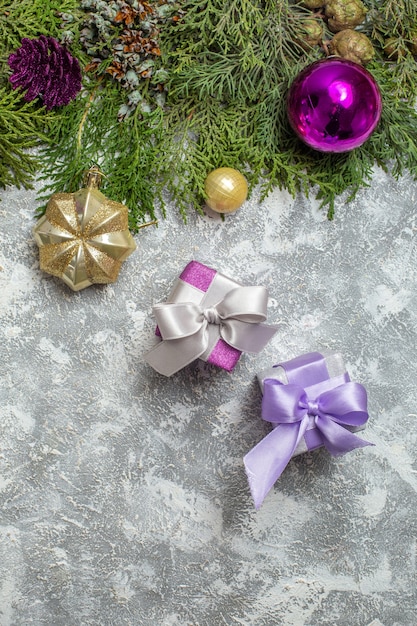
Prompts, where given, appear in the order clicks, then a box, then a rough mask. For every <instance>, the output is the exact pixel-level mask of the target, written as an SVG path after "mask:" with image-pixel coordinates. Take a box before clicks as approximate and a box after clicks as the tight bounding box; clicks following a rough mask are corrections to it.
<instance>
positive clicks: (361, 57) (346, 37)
mask: <svg viewBox="0 0 417 626" xmlns="http://www.w3.org/2000/svg"><path fill="white" fill-rule="evenodd" d="M329 48H330V52H331V54H336V55H337V56H339V57H342V58H343V59H348V60H349V61H354V62H355V63H361V64H362V65H365V64H366V63H369V61H370V60H371V59H372V58H373V56H374V55H375V50H374V47H373V45H372V43H371V40H370V39H368V37H367V36H366V35H364V34H363V33H359V32H358V31H357V30H350V29H349V28H347V29H345V30H341V31H340V32H339V33H337V34H336V35H335V36H334V37H333V39H332V40H331V42H330V44H329Z"/></svg>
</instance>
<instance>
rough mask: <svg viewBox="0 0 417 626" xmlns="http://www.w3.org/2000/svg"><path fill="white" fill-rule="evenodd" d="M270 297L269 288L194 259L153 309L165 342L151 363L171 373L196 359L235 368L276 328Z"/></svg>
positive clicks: (151, 354) (150, 357) (150, 358)
mask: <svg viewBox="0 0 417 626" xmlns="http://www.w3.org/2000/svg"><path fill="white" fill-rule="evenodd" d="M267 299H268V293H267V290H266V288H265V287H244V286H242V285H241V284H240V283H238V282H236V281H235V280H233V279H232V278H229V277H228V276H225V275H224V274H222V273H221V272H218V271H217V270H215V269H213V268H211V267H208V266H207V265H204V264H202V263H199V262H198V261H191V262H190V263H188V265H186V267H185V268H184V270H183V271H182V272H181V274H180V276H179V278H177V280H176V281H175V283H174V286H173V288H172V290H171V292H170V294H169V296H168V298H167V300H166V301H165V302H164V303H161V304H158V305H156V306H155V307H154V308H153V311H154V314H155V317H156V319H157V324H158V326H157V330H156V334H157V335H158V336H159V337H160V338H161V340H162V341H160V343H159V344H157V345H156V346H155V347H154V348H153V349H152V350H151V351H150V352H148V353H147V355H146V356H145V359H146V361H147V362H148V363H149V364H150V365H151V366H152V367H153V368H154V369H156V370H157V371H158V372H160V373H161V374H164V375H166V376H171V375H172V374H174V373H175V372H177V371H178V370H180V369H182V368H183V367H185V365H188V364H189V363H191V362H192V361H194V360H195V359H196V358H199V359H202V360H203V361H206V362H207V363H211V364H213V365H216V366H217V367H220V368H222V369H225V370H227V371H229V372H231V371H232V370H233V368H234V367H235V365H236V363H237V362H238V360H239V358H240V355H241V354H242V352H244V351H245V352H259V350H261V349H262V348H263V347H264V345H265V344H266V343H267V342H268V341H269V340H270V339H271V337H272V336H273V335H274V334H275V332H276V330H277V327H276V326H270V325H268V324H265V323H264V321H265V319H266V305H267Z"/></svg>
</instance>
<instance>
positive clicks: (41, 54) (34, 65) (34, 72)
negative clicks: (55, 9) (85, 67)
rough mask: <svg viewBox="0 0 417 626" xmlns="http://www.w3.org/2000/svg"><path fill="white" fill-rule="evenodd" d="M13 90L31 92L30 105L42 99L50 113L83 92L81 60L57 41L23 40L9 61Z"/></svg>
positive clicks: (42, 37) (42, 36)
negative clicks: (37, 99)
mask: <svg viewBox="0 0 417 626" xmlns="http://www.w3.org/2000/svg"><path fill="white" fill-rule="evenodd" d="M8 63H9V66H10V68H11V69H12V70H13V74H12V76H11V77H10V82H11V84H12V87H13V89H17V88H18V87H21V88H22V89H27V91H26V94H25V96H24V98H25V100H26V101H27V102H30V101H31V100H35V98H37V97H38V96H39V97H41V98H42V99H43V103H44V105H45V107H46V108H47V109H52V108H53V107H57V106H61V105H63V104H68V103H69V102H70V101H71V100H73V99H74V98H75V97H76V95H77V93H78V92H79V91H80V89H81V69H80V64H79V63H78V60H77V59H75V58H74V57H73V56H71V54H70V53H69V52H68V50H67V49H66V48H64V47H63V46H61V45H60V44H59V43H58V41H57V40H56V39H54V38H53V37H45V36H44V35H41V36H40V37H39V38H38V39H26V38H25V39H22V45H21V47H20V48H18V50H16V52H14V53H13V54H11V55H10V56H9V58H8Z"/></svg>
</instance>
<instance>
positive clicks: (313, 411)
mask: <svg viewBox="0 0 417 626" xmlns="http://www.w3.org/2000/svg"><path fill="white" fill-rule="evenodd" d="M307 414H308V415H319V405H318V402H310V401H308V402H307Z"/></svg>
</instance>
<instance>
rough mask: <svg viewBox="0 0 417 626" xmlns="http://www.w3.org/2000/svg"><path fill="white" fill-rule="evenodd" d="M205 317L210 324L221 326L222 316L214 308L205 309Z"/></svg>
mask: <svg viewBox="0 0 417 626" xmlns="http://www.w3.org/2000/svg"><path fill="white" fill-rule="evenodd" d="M203 315H204V318H205V319H206V320H207V322H208V323H209V324H216V326H219V325H220V324H221V323H222V319H221V317H220V314H219V312H218V311H217V309H216V308H215V307H214V306H213V307H210V308H208V309H204V310H203Z"/></svg>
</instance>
